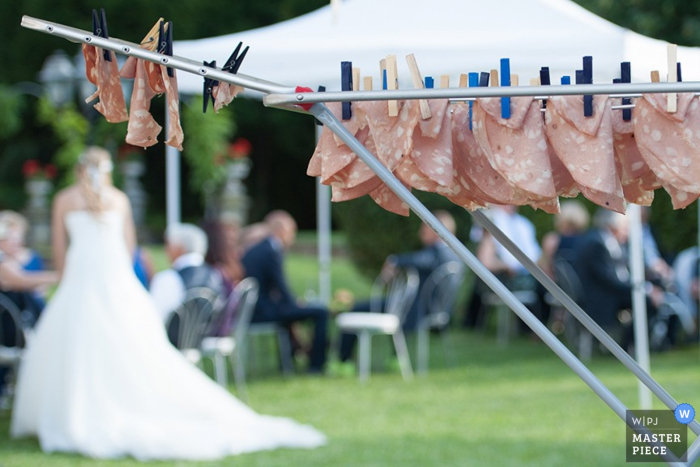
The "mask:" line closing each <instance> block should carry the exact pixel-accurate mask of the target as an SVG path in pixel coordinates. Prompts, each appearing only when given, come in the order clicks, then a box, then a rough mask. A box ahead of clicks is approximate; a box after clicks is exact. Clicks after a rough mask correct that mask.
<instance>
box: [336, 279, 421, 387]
mask: <svg viewBox="0 0 700 467" xmlns="http://www.w3.org/2000/svg"><path fill="white" fill-rule="evenodd" d="M418 284H419V277H418V272H417V271H416V270H415V269H414V268H406V269H400V270H398V271H397V272H396V273H395V274H394V275H393V276H392V277H390V278H388V279H386V278H384V277H382V276H381V275H380V276H379V277H378V278H377V280H376V281H375V282H374V285H373V286H372V301H371V305H370V308H371V309H370V310H368V311H370V312H369V313H365V312H347V313H341V314H339V315H338V317H337V318H336V323H337V325H338V328H339V330H340V331H341V332H342V333H350V334H356V335H357V337H358V340H359V349H358V352H359V355H358V364H359V375H360V381H365V380H367V378H368V377H369V373H370V367H371V352H372V336H374V335H376V334H385V335H390V336H391V337H392V340H393V342H394V349H395V350H396V356H397V357H398V359H399V365H400V367H401V375H402V376H403V378H404V380H409V379H411V378H412V377H413V370H412V369H411V359H410V356H409V354H408V347H407V345H406V338H405V336H404V334H403V329H402V325H403V320H404V318H405V317H406V314H407V313H408V310H409V308H411V305H412V304H413V301H414V300H415V298H416V293H417V291H418ZM380 291H384V294H383V295H382V294H380V293H379V292H380ZM382 296H383V297H384V313H377V311H380V310H379V306H378V304H380V303H381V297H382Z"/></svg>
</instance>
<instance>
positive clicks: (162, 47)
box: [158, 21, 175, 78]
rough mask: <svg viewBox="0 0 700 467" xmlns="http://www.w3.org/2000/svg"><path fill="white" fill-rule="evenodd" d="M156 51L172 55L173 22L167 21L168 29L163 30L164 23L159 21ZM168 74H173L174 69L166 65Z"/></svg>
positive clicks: (171, 75)
mask: <svg viewBox="0 0 700 467" xmlns="http://www.w3.org/2000/svg"><path fill="white" fill-rule="evenodd" d="M158 53H159V54H163V55H170V56H172V55H173V22H172V21H168V31H167V32H166V31H165V23H164V22H163V21H161V22H160V28H159V30H158ZM168 76H170V77H171V78H172V77H173V76H175V71H174V70H173V69H172V68H170V67H168Z"/></svg>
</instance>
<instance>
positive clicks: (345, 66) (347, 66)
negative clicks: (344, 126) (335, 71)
mask: <svg viewBox="0 0 700 467" xmlns="http://www.w3.org/2000/svg"><path fill="white" fill-rule="evenodd" d="M340 86H341V90H343V91H352V62H340ZM351 118H352V103H351V102H343V120H350V119H351Z"/></svg>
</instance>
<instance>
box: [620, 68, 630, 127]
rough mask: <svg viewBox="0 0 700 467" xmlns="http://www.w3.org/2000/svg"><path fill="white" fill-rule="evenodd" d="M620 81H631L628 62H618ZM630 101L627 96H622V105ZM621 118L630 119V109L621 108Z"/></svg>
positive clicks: (627, 120)
mask: <svg viewBox="0 0 700 467" xmlns="http://www.w3.org/2000/svg"><path fill="white" fill-rule="evenodd" d="M620 77H621V78H620V82H621V83H631V82H632V69H631V65H630V62H622V63H620ZM631 103H632V99H630V98H629V97H623V98H622V105H629V104H631ZM622 119H623V120H624V121H626V122H629V121H630V120H632V109H622Z"/></svg>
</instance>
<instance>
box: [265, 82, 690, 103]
mask: <svg viewBox="0 0 700 467" xmlns="http://www.w3.org/2000/svg"><path fill="white" fill-rule="evenodd" d="M698 88H700V82H696V81H686V82H682V83H620V84H572V85H553V86H495V87H474V88H433V89H398V90H392V91H334V92H293V93H291V94H286V93H285V94H282V93H279V94H274V93H271V94H269V95H267V96H265V97H264V98H263V103H264V104H265V105H283V104H297V105H298V104H312V103H317V102H349V101H353V102H354V101H379V100H398V99H460V98H462V99H465V98H479V97H518V96H535V97H538V98H540V99H545V98H549V97H552V96H571V95H582V94H607V95H609V96H616V97H623V96H624V97H627V96H628V95H640V94H644V93H659V92H697V91H698Z"/></svg>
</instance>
